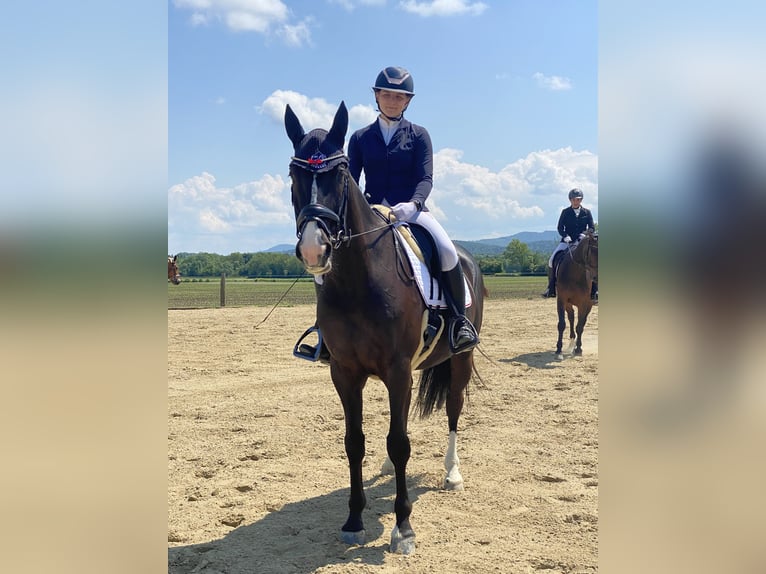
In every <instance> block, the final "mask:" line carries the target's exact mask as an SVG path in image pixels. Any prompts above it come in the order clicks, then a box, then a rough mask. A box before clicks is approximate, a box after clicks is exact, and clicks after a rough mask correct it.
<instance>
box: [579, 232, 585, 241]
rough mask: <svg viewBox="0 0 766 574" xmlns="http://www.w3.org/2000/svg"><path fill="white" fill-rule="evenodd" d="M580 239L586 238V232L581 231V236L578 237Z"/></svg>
mask: <svg viewBox="0 0 766 574" xmlns="http://www.w3.org/2000/svg"><path fill="white" fill-rule="evenodd" d="M578 239H579V240H580V241H582V240H583V239H585V234H584V233H581V234H580V237H578Z"/></svg>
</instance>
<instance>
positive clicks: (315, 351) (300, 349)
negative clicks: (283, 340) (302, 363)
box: [293, 325, 330, 363]
mask: <svg viewBox="0 0 766 574" xmlns="http://www.w3.org/2000/svg"><path fill="white" fill-rule="evenodd" d="M312 333H316V334H317V339H318V341H317V344H316V347H314V346H311V345H309V344H307V343H302V341H303V339H305V338H306V337H308V336H309V335H311V334H312ZM322 347H323V339H322V332H321V331H320V330H319V327H317V326H316V325H314V326H312V327H309V328H308V329H306V331H304V333H303V335H301V336H300V337H299V338H298V341H297V342H296V343H295V347H293V357H298V358H299V359H305V360H306V361H312V362H314V363H316V362H317V361H321V362H322V363H329V362H330V358H329V357H327V356H322Z"/></svg>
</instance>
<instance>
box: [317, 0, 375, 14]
mask: <svg viewBox="0 0 766 574" xmlns="http://www.w3.org/2000/svg"><path fill="white" fill-rule="evenodd" d="M329 2H330V4H338V5H339V6H341V7H343V8H345V9H346V10H348V11H349V12H351V11H353V10H354V8H356V6H357V5H360V6H385V5H386V0H356V1H354V0H329Z"/></svg>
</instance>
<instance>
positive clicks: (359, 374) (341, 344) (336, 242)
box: [285, 102, 486, 554]
mask: <svg viewBox="0 0 766 574" xmlns="http://www.w3.org/2000/svg"><path fill="white" fill-rule="evenodd" d="M347 128H348V111H347V109H346V106H345V104H344V103H343V102H341V104H340V106H339V108H338V110H337V112H336V114H335V117H334V119H333V123H332V127H331V128H330V131H329V132H328V131H327V130H323V129H314V130H312V131H311V132H309V133H308V134H306V133H305V132H304V130H303V127H302V126H301V123H300V121H299V120H298V118H297V116H296V115H295V113H294V112H293V111H292V109H291V108H290V106H289V105H288V106H287V107H286V110H285V129H286V131H287V135H288V136H289V138H290V141H291V142H292V143H293V147H294V150H295V155H294V156H293V157H292V158H291V163H290V178H291V180H292V184H291V193H292V204H293V208H294V210H295V217H296V226H297V236H298V243H297V245H296V255H297V256H298V257H299V258H300V259H301V261H302V262H303V264H304V266H305V268H306V270H307V271H308V272H309V273H312V274H313V275H314V276H315V278H316V280H315V283H316V296H317V326H318V327H319V329H320V332H321V334H322V336H323V340H324V342H325V344H326V346H327V348H328V350H329V352H330V376H331V378H332V381H333V384H334V386H335V389H336V391H337V393H338V396H339V397H340V401H341V403H342V405H343V412H344V417H345V427H346V429H345V449H346V455H347V457H348V463H349V470H350V483H351V488H350V496H349V504H348V506H349V514H348V519H347V520H346V522H345V524H344V525H343V526H342V528H341V539H342V540H343V541H344V542H346V543H347V544H363V543H364V542H365V531H364V525H363V521H362V511H363V510H364V508H365V505H366V496H365V493H364V486H363V481H362V460H363V458H364V455H365V443H364V440H365V439H364V434H363V432H362V419H363V417H362V402H363V401H362V395H363V390H364V387H365V384H366V382H367V379H368V378H369V377H375V378H377V379H380V381H382V382H383V384H384V385H385V387H386V389H387V390H388V402H389V406H390V413H391V415H390V421H389V429H388V435H387V437H386V447H387V449H386V450H387V453H388V457H389V459H388V460H387V461H386V462H389V461H390V462H391V463H392V464H393V467H394V474H395V476H396V499H395V502H394V510H395V513H396V525H395V526H394V528H393V530H392V532H391V545H390V550H391V552H395V553H400V554H410V553H411V552H413V551H414V549H415V532H414V531H413V529H412V525H411V524H410V514H411V512H412V503H411V502H410V499H409V494H408V490H407V478H406V468H407V462H408V460H409V458H410V439H409V438H408V436H407V420H408V416H409V411H410V402H411V399H412V373H413V370H418V369H421V370H422V373H421V377H420V384H419V395H418V399H417V405H418V406H419V408H420V414H421V416H423V417H425V416H428V415H429V414H431V412H432V411H433V410H434V408H437V409H440V408H441V407H442V406H443V405H445V404H446V411H447V419H448V427H449V437H448V446H447V452H446V455H445V459H444V466H445V468H446V469H447V476H446V479H445V488H448V489H455V490H459V489H462V486H463V478H462V476H461V475H460V471H459V459H458V456H457V427H458V419H459V417H460V413H461V411H462V408H463V401H464V399H465V395H466V392H467V388H468V383H469V381H470V379H471V377H472V375H473V373H475V367H474V361H473V351H472V350H471V351H467V352H464V353H461V354H458V355H454V356H453V355H451V353H450V348H449V342H448V340H447V331H448V329H446V328H443V329H441V331H440V334H439V335H434V338H433V341H432V343H431V344H430V354H428V355H427V357H426V358H425V359H423V360H420V357H422V355H421V354H419V351H420V349H422V348H423V340H424V336H425V335H426V333H427V328H426V327H425V325H426V321H425V318H426V316H427V315H428V312H429V309H428V307H427V306H426V304H425V302H424V299H423V298H422V297H421V294H420V292H419V290H418V286H417V285H416V282H415V280H414V277H413V276H412V270H411V268H410V267H409V262H408V261H407V258H406V257H407V256H406V255H405V254H404V253H403V251H402V249H403V248H402V242H401V241H400V239H399V238H398V236H399V233H398V232H397V231H396V230H395V229H394V225H393V223H392V222H390V221H388V220H387V219H385V218H384V217H382V216H381V215H380V214H379V213H378V212H377V211H376V210H375V209H374V208H373V206H371V205H370V204H369V203H368V202H367V200H366V199H365V197H364V195H363V194H362V191H361V190H360V189H359V187H358V186H357V183H356V182H355V181H354V178H353V177H351V174H350V173H349V171H348V157H346V155H345V154H344V152H343V146H344V141H345V135H346V130H347ZM458 253H459V255H460V263H461V265H462V266H463V272H464V274H465V277H466V280H467V283H468V291H469V292H470V294H471V296H472V305H471V306H470V307H467V309H466V315H467V316H468V318H469V319H470V320H471V321H472V322H473V324H474V326H475V327H476V330H477V332H478V331H479V330H480V329H481V323H482V313H483V298H484V296H485V295H486V290H485V287H484V281H483V278H482V275H481V272H480V270H479V266H478V264H477V263H476V261H475V260H474V259H473V258H472V257H471V255H470V254H469V253H468V252H467V251H465V250H463V249H460V248H458ZM444 323H446V321H443V322H442V326H443V325H444ZM424 329H426V330H425V331H424ZM384 471H385V467H384Z"/></svg>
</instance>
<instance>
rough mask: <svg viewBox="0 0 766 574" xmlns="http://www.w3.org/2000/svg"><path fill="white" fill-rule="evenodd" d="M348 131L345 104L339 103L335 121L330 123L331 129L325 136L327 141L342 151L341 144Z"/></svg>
mask: <svg viewBox="0 0 766 574" xmlns="http://www.w3.org/2000/svg"><path fill="white" fill-rule="evenodd" d="M347 129H348V110H347V109H346V104H345V102H342V101H341V103H340V106H339V107H338V111H337V112H335V119H334V120H333V121H332V127H331V128H330V132H329V133H328V134H327V139H329V140H330V141H331V142H332V143H334V144H335V145H337V146H338V149H343V143H344V142H345V141H346V130H347Z"/></svg>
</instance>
